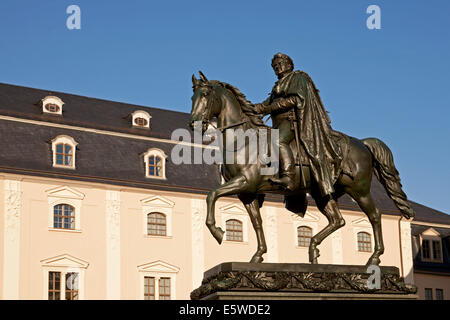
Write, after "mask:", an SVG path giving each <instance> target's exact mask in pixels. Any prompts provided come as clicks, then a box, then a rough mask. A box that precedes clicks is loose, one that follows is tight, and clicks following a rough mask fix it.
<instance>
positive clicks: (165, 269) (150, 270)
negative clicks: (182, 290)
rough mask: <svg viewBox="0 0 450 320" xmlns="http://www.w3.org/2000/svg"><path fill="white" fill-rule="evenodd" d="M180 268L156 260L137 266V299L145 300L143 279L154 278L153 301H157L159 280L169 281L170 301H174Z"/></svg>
mask: <svg viewBox="0 0 450 320" xmlns="http://www.w3.org/2000/svg"><path fill="white" fill-rule="evenodd" d="M179 271H180V268H178V267H176V266H173V265H170V264H168V263H167V262H164V261H161V260H158V261H154V262H150V263H146V264H143V265H140V266H138V273H139V299H140V300H144V299H145V288H144V284H145V282H144V281H145V280H144V278H145V277H153V278H155V300H159V279H160V278H169V279H170V300H176V299H177V294H176V284H177V282H176V281H177V274H178V272H179Z"/></svg>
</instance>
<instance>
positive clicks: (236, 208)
mask: <svg viewBox="0 0 450 320" xmlns="http://www.w3.org/2000/svg"><path fill="white" fill-rule="evenodd" d="M220 211H221V212H222V213H226V214H242V215H246V214H247V211H246V210H245V208H244V207H243V206H240V205H237V204H234V203H233V204H229V205H226V206H224V207H222V208H220Z"/></svg>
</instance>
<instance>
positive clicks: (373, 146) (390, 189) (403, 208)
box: [362, 138, 414, 219]
mask: <svg viewBox="0 0 450 320" xmlns="http://www.w3.org/2000/svg"><path fill="white" fill-rule="evenodd" d="M362 142H363V143H364V145H365V146H366V147H367V148H369V150H370V152H371V153H372V158H373V161H374V170H373V171H374V173H375V176H376V177H377V178H378V180H379V181H380V182H381V184H382V185H383V186H384V188H385V189H386V192H387V194H388V195H389V197H390V198H391V199H392V200H393V201H394V204H395V205H396V207H397V208H398V209H399V210H400V212H401V214H402V216H404V217H405V218H408V219H409V218H412V217H414V211H413V209H412V208H411V205H410V203H409V201H408V199H407V197H406V194H405V193H404V192H403V190H402V184H401V183H400V176H399V174H398V171H397V169H396V168H395V165H394V157H393V156H392V152H391V150H390V149H389V148H388V146H387V145H386V144H385V143H384V142H383V141H381V140H379V139H376V138H367V139H363V140H362Z"/></svg>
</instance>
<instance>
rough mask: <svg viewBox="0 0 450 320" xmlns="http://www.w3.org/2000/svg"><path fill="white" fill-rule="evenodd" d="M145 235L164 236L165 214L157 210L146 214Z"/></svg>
mask: <svg viewBox="0 0 450 320" xmlns="http://www.w3.org/2000/svg"><path fill="white" fill-rule="evenodd" d="M147 235H153V236H165V235H167V233H166V215H165V214H163V213H159V212H152V213H149V214H148V215H147Z"/></svg>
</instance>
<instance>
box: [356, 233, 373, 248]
mask: <svg viewBox="0 0 450 320" xmlns="http://www.w3.org/2000/svg"><path fill="white" fill-rule="evenodd" d="M358 251H361V252H372V242H371V239H370V234H369V233H367V232H358Z"/></svg>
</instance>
